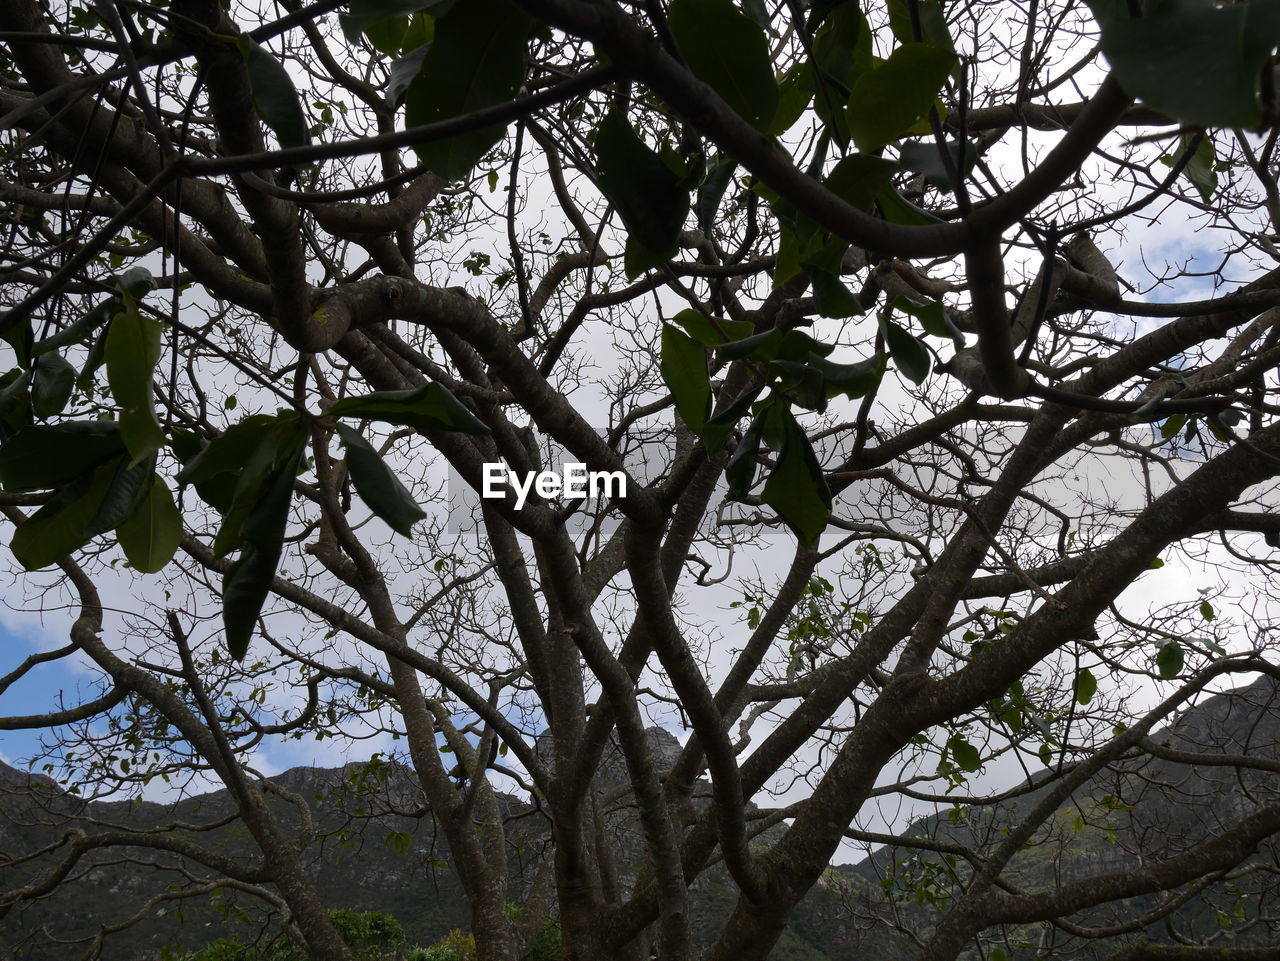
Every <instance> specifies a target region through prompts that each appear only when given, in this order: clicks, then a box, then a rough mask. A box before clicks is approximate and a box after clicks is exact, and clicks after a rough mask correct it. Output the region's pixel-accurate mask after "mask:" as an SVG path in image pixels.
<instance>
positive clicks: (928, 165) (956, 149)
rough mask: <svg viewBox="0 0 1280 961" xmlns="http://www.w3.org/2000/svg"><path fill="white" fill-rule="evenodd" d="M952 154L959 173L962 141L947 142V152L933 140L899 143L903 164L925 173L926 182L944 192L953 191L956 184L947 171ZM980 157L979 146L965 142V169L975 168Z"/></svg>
mask: <svg viewBox="0 0 1280 961" xmlns="http://www.w3.org/2000/svg"><path fill="white" fill-rule="evenodd" d="M947 154H949V155H950V156H951V164H952V166H953V168H954V169H955V170H956V172H957V173H958V172H959V171H960V160H961V154H960V143H959V142H958V141H955V140H951V141H948V142H947V153H946V154H944V153H943V152H942V150H941V149H939V147H938V144H937V142H936V141H933V140H904V141H902V143H900V144H899V145H898V160H899V161H900V162H901V163H902V166H903V167H905V168H906V169H907V170H910V171H911V172H912V173H918V174H924V179H925V183H927V184H929V186H931V187H935V188H937V189H938V190H941V191H943V192H944V193H951V192H952V191H953V190H955V188H956V185H955V182H954V180H953V179H952V177H951V174H950V173H948V172H947V163H946V156H947ZM977 159H978V151H977V148H975V147H974V146H973V144H971V143H966V144H965V150H964V169H965V170H966V171H969V170H972V169H973V164H974V161H975V160H977Z"/></svg>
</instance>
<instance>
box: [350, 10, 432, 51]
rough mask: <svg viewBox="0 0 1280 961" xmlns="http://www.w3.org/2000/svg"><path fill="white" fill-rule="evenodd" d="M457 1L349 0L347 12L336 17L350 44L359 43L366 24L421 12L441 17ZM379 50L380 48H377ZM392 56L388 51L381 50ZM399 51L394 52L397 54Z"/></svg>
mask: <svg viewBox="0 0 1280 961" xmlns="http://www.w3.org/2000/svg"><path fill="white" fill-rule="evenodd" d="M456 2H457V0H351V3H350V4H348V5H347V12H346V13H344V14H342V15H340V16H339V17H338V22H339V23H341V24H342V32H343V33H344V34H346V37H347V39H348V40H349V41H351V42H352V43H359V42H360V34H361V33H362V32H363V31H364V29H365V26H366V25H367V24H371V23H373V22H375V21H378V20H387V19H391V18H395V17H404V16H406V15H407V14H410V13H414V12H415V11H419V10H421V11H422V12H423V13H424V14H427V15H431V16H437V17H438V16H442V15H443V14H444V13H446V12H447V11H448V9H449V8H450V7H452V6H453V5H454V3H456ZM379 49H381V48H379ZM382 52H383V53H386V54H387V55H388V56H392V55H393V54H391V53H390V51H388V50H383V51H382ZM398 52H399V50H397V51H396V53H398Z"/></svg>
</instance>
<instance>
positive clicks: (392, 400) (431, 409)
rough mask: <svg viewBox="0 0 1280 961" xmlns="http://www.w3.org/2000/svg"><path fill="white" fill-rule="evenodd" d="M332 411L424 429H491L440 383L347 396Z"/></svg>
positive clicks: (337, 414)
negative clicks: (416, 387) (414, 388)
mask: <svg viewBox="0 0 1280 961" xmlns="http://www.w3.org/2000/svg"><path fill="white" fill-rule="evenodd" d="M329 414H330V415H332V416H334V417H360V418H368V419H371V420H379V421H382V422H384V423H387V424H403V425H404V426H405V427H413V428H414V429H416V430H423V431H426V430H449V431H457V432H459V433H463V434H487V433H489V428H488V427H485V425H484V423H483V422H482V421H481V420H480V419H479V418H478V417H476V415H475V414H473V413H471V411H470V410H468V409H467V408H466V406H465V405H464V404H463V403H462V402H461V401H460V400H458V398H456V397H454V396H453V394H451V393H449V391H448V390H446V389H445V388H444V387H443V386H442V385H440V384H436V383H430V384H427V385H426V386H424V387H419V388H418V389H417V390H387V391H379V392H376V393H373V394H365V395H363V396H361V397H347V398H344V399H343V400H340V401H338V402H337V403H336V404H334V405H333V406H332V407H330V408H329Z"/></svg>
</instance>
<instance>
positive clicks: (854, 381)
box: [809, 353, 885, 399]
mask: <svg viewBox="0 0 1280 961" xmlns="http://www.w3.org/2000/svg"><path fill="white" fill-rule="evenodd" d="M809 364H810V366H812V367H813V368H814V369H815V370H817V371H818V373H820V374H821V375H822V378H823V380H824V382H825V383H826V387H827V396H828V397H834V396H836V395H837V394H844V395H845V396H846V397H849V398H854V399H856V398H858V397H865V396H866V395H867V394H869V393H871V392H872V391H873V390H875V388H876V386H877V385H878V384H879V383H880V378H881V377H883V376H884V371H885V355H884V354H882V353H881V354H876V355H875V356H874V357H868V358H867V359H866V360H860V361H858V362H857V363H856V364H839V363H835V362H834V361H830V360H827V359H826V358H824V357H812V358H810V360H809Z"/></svg>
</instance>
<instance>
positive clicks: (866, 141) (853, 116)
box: [848, 43, 956, 152]
mask: <svg viewBox="0 0 1280 961" xmlns="http://www.w3.org/2000/svg"><path fill="white" fill-rule="evenodd" d="M955 60H956V58H955V54H954V53H952V52H951V51H950V50H948V49H947V48H945V47H939V46H935V45H934V44H931V43H904V44H903V45H902V46H900V47H899V48H898V49H897V50H895V51H893V53H892V54H890V56H889V59H888V60H886V61H884V63H881V64H877V65H876V66H874V67H872V68H871V69H870V70H868V71H867V72H866V73H864V74H862V76H860V77H859V78H858V82H857V83H855V84H854V86H853V92H852V93H851V94H850V95H849V110H848V120H849V132H850V134H851V135H852V136H853V140H854V143H856V144H857V145H858V149H859V150H861V151H863V152H870V151H873V150H878V149H879V148H881V147H883V146H885V145H886V144H890V143H893V141H895V140H897V139H898V137H899V136H901V135H902V134H904V133H906V132H907V131H908V130H910V129H911V128H912V127H913V126H915V124H916V123H917V122H918V121H919V120H920V119H921V118H922V117H924V116H925V115H926V114H928V112H929V108H930V107H932V106H933V102H934V98H935V97H936V96H937V93H938V89H939V88H940V87H941V86H942V84H943V83H944V82H945V81H946V79H947V75H948V74H949V73H950V72H951V68H952V67H953V66H955Z"/></svg>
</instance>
